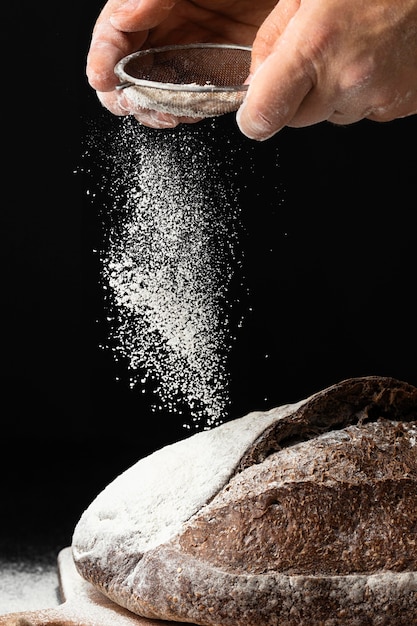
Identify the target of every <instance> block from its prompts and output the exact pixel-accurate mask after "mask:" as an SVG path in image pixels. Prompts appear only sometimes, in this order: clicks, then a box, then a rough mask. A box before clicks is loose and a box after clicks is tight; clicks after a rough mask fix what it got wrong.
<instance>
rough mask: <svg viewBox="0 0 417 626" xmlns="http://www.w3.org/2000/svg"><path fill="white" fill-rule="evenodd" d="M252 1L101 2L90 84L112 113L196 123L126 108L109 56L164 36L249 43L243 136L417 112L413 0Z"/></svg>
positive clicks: (165, 40)
mask: <svg viewBox="0 0 417 626" xmlns="http://www.w3.org/2000/svg"><path fill="white" fill-rule="evenodd" d="M135 4H136V6H135ZM213 4H214V5H215V8H214V9H213ZM253 4H254V3H253V2H252V0H241V1H240V2H236V1H233V0H218V1H217V2H216V1H215V0H211V1H210V0H200V1H198V2H197V1H196V2H192V1H191V0H171V2H169V1H168V0H142V1H141V2H139V1H138V0H136V2H135V0H131V1H130V2H127V3H124V4H123V3H122V2H121V0H109V2H108V3H107V4H106V5H105V7H104V8H103V11H102V12H101V14H100V16H99V18H98V20H97V22H96V26H95V28H94V32H93V38H92V42H91V47H90V51H89V55H88V60H87V75H88V78H89V81H90V84H91V86H92V87H93V88H94V89H96V90H97V94H98V97H99V99H100V100H101V102H102V103H103V105H104V106H106V107H107V108H108V109H109V110H110V111H112V112H113V113H115V114H116V115H134V116H135V117H136V118H137V119H138V120H139V121H140V122H141V123H142V124H144V125H147V126H152V127H155V128H163V127H172V126H176V125H177V124H178V123H182V122H195V121H196V120H195V119H193V118H178V117H175V116H172V115H168V114H164V113H158V112H155V111H148V110H144V109H140V110H139V109H138V110H133V109H132V104H131V103H130V102H129V101H128V100H127V99H126V97H125V95H124V94H123V90H122V91H116V90H115V86H116V85H117V83H118V81H117V78H116V76H115V75H114V72H113V69H114V65H115V64H116V62H117V61H118V60H119V59H120V58H122V57H123V56H125V55H127V54H130V53H131V52H133V51H136V50H138V49H140V48H143V47H146V48H148V47H153V46H158V45H167V44H170V43H176V44H180V43H190V42H196V41H199V42H218V43H225V42H226V43H236V44H243V45H251V44H252V43H253V54H252V68H251V76H250V78H249V80H250V86H249V90H248V92H247V97H246V99H245V102H244V104H243V105H242V107H241V109H240V111H239V112H238V115H237V120H238V124H239V127H240V129H241V130H242V132H243V133H244V134H245V135H247V136H248V137H251V138H253V139H257V140H263V139H267V138H268V137H271V136H272V135H274V134H275V133H276V132H278V131H279V130H280V129H281V128H283V127H284V126H294V127H301V126H309V125H312V124H315V123H318V122H321V121H324V120H329V121H331V122H334V123H336V124H350V123H352V122H356V121H359V120H360V119H364V118H368V119H373V120H378V121H389V120H392V119H396V118H398V117H404V116H407V115H412V114H414V113H416V112H417V37H416V32H417V0H402V2H401V3H399V2H396V3H393V2H392V0H373V1H372V2H370V3H367V4H366V5H364V4H363V2H362V0H304V1H303V0H280V2H279V3H277V2H276V1H271V0H258V2H257V3H256V7H255V8H254V7H253ZM132 5H133V6H132Z"/></svg>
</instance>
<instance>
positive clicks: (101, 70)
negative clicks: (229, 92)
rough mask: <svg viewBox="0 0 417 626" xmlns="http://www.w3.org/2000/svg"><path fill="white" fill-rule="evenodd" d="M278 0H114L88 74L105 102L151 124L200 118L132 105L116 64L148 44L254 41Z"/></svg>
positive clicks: (99, 29) (100, 24)
mask: <svg viewBox="0 0 417 626" xmlns="http://www.w3.org/2000/svg"><path fill="white" fill-rule="evenodd" d="M275 4H276V1H275V0H257V2H256V3H255V5H254V3H253V1H252V0H240V1H238V2H236V0H196V1H192V0H127V1H126V2H122V1H121V0H109V1H108V2H107V4H106V5H105V6H104V8H103V10H102V12H101V14H100V15H99V17H98V19H97V22H96V24H95V27H94V31H93V36H92V40H91V46H90V50H89V54H88V58H87V76H88V79H89V82H90V85H91V86H92V87H93V89H95V90H96V91H97V95H98V97H99V99H100V101H101V103H102V104H103V105H104V106H105V107H106V108H108V109H109V110H110V111H111V112H112V113H114V114H116V115H134V116H135V117H136V119H138V121H139V122H141V123H142V124H144V125H145V126H151V127H154V128H169V127H173V126H176V125H177V124H179V123H184V122H189V123H191V122H196V121H197V119H196V118H188V117H176V116H174V115H170V114H166V113H159V112H156V111H151V110H145V109H140V108H136V109H133V108H132V106H133V105H132V102H131V101H129V100H128V99H127V97H126V96H125V94H124V93H123V90H120V91H118V90H116V89H115V88H116V85H117V84H118V82H119V81H118V79H117V77H116V76H115V74H114V66H115V65H116V63H117V62H118V61H119V60H120V59H121V58H122V57H124V56H126V55H127V54H130V53H132V52H135V51H137V50H139V49H142V48H152V47H156V46H164V45H169V44H188V43H196V42H198V43H233V44H239V45H251V44H252V42H253V41H254V39H255V36H256V33H257V31H258V29H259V27H260V26H261V24H262V23H263V21H264V20H265V19H266V17H267V16H268V15H269V14H270V13H271V11H272V10H273V8H274V7H275Z"/></svg>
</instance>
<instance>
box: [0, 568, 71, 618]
mask: <svg viewBox="0 0 417 626" xmlns="http://www.w3.org/2000/svg"><path fill="white" fill-rule="evenodd" d="M59 604H60V598H59V592H58V572H57V567H56V566H55V565H46V564H37V563H31V562H26V561H16V562H14V561H1V560H0V615H2V614H6V613H15V612H18V611H36V610H38V609H45V608H48V607H51V606H58V605H59Z"/></svg>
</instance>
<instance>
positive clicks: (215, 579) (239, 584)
mask: <svg viewBox="0 0 417 626" xmlns="http://www.w3.org/2000/svg"><path fill="white" fill-rule="evenodd" d="M296 406H298V408H294V411H292V412H291V411H290V412H289V413H288V414H284V416H283V414H282V413H280V414H279V415H278V416H277V421H276V422H275V423H274V424H273V426H271V427H268V428H267V429H266V430H265V431H264V432H263V434H262V435H261V436H260V437H259V438H258V439H257V440H256V441H254V443H253V444H252V445H251V446H250V447H249V449H248V450H247V452H246V453H245V454H244V455H243V457H242V459H241V462H240V463H239V465H238V467H237V470H236V472H235V473H234V475H233V477H232V478H231V479H230V481H229V483H228V484H227V485H226V486H225V487H224V488H223V489H222V490H221V491H220V492H219V493H218V494H217V495H215V497H214V498H213V499H212V500H211V502H210V503H208V504H207V505H206V506H205V507H203V508H202V509H201V510H200V511H199V512H197V513H196V515H194V516H193V517H192V518H191V519H190V520H189V521H188V523H187V524H184V527H183V529H182V531H181V533H180V534H179V535H177V536H175V537H173V538H172V539H171V540H170V541H169V542H167V543H165V544H162V545H159V546H157V547H155V548H154V549H152V550H149V551H148V552H147V553H145V554H144V555H143V556H142V555H140V557H138V556H135V555H133V554H132V558H131V559H130V562H127V560H126V559H125V560H124V561H122V560H121V559H120V558H118V555H117V547H115V551H114V554H109V555H108V560H109V567H108V568H105V569H100V567H98V564H97V562H90V563H88V562H86V561H84V563H83V564H82V567H83V575H84V576H85V577H86V578H87V579H88V580H90V581H91V582H93V583H94V584H96V585H97V586H98V587H99V588H100V589H101V591H103V592H104V593H105V594H107V595H108V597H110V598H111V599H112V600H114V601H115V602H117V603H119V604H120V605H122V606H124V607H126V608H128V609H129V610H130V611H132V612H134V613H137V614H139V615H143V616H145V617H149V618H153V619H155V618H156V619H165V620H173V621H180V622H190V623H193V624H199V625H202V626H307V625H308V626H347V625H349V626H392V625H393V624H395V625H396V626H410V624H412V623H413V619H415V615H416V612H417V571H416V570H417V510H416V506H415V502H416V501H417V459H416V456H417V444H416V442H415V433H416V427H417V425H416V423H415V420H416V418H417V389H416V388H415V387H413V386H411V385H409V384H408V383H403V382H401V381H397V380H394V379H392V378H383V377H364V378H359V379H349V380H346V381H343V382H341V383H339V384H338V385H334V386H333V387H330V388H328V389H325V390H324V391H322V392H319V393H317V394H315V395H314V396H312V397H311V398H309V399H307V401H306V402H304V403H303V404H301V406H300V405H296ZM326 433H328V434H327V435H326ZM320 435H323V436H320ZM297 455H298V457H297ZM294 458H295V462H294ZM190 471H192V469H191V468H190ZM156 514H157V513H156Z"/></svg>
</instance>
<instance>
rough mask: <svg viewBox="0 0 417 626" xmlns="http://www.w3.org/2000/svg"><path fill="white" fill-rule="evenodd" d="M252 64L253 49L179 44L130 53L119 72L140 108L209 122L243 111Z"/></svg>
mask: <svg viewBox="0 0 417 626" xmlns="http://www.w3.org/2000/svg"><path fill="white" fill-rule="evenodd" d="M250 62H251V48H250V47H248V46H235V45H232V44H188V45H183V46H178V45H175V46H164V47H161V48H151V49H149V50H140V51H139V52H135V53H133V54H130V55H128V56H127V57H124V58H123V59H122V60H121V61H119V63H118V64H117V65H116V67H115V73H116V75H117V76H118V77H119V79H120V80H121V84H120V85H119V89H124V90H125V94H126V96H127V98H128V99H129V100H130V102H131V104H132V105H133V106H134V107H141V108H145V109H152V110H155V111H160V112H162V113H171V114H173V115H176V116H179V117H181V116H185V117H198V118H203V117H213V116H217V115H223V114H224V113H229V112H231V111H236V110H237V109H238V108H239V106H240V105H241V103H242V102H243V99H244V97H245V92H246V90H247V85H245V84H244V81H245V80H246V78H247V76H248V74H249V69H250Z"/></svg>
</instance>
